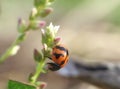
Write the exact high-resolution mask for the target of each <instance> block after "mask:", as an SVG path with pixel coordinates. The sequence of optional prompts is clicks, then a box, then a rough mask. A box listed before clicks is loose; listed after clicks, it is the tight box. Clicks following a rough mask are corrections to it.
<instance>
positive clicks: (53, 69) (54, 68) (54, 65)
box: [47, 63, 61, 71]
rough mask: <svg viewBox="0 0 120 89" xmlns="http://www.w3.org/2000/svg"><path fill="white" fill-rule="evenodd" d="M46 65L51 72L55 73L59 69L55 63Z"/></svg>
mask: <svg viewBox="0 0 120 89" xmlns="http://www.w3.org/2000/svg"><path fill="white" fill-rule="evenodd" d="M47 64H48V69H49V70H51V71H57V70H59V69H60V68H61V67H60V66H59V65H58V64H56V63H47Z"/></svg>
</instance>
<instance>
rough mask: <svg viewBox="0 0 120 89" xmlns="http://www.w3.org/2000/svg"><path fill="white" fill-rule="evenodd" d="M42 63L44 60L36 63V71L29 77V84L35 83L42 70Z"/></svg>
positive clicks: (43, 63)
mask: <svg viewBox="0 0 120 89" xmlns="http://www.w3.org/2000/svg"><path fill="white" fill-rule="evenodd" d="M44 65H45V60H43V61H42V62H40V63H38V64H37V67H36V72H35V73H34V75H33V76H32V77H31V81H30V83H31V84H35V83H36V81H37V79H38V77H39V75H40V73H41V72H42V70H43V67H44Z"/></svg>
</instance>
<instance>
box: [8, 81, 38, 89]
mask: <svg viewBox="0 0 120 89" xmlns="http://www.w3.org/2000/svg"><path fill="white" fill-rule="evenodd" d="M8 89H37V88H36V87H35V86H33V85H28V84H25V83H21V82H18V81H14V80H9V82H8Z"/></svg>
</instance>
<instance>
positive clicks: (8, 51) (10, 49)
mask: <svg viewBox="0 0 120 89" xmlns="http://www.w3.org/2000/svg"><path fill="white" fill-rule="evenodd" d="M17 43H18V38H17V39H16V40H15V41H14V42H13V44H12V45H11V46H10V47H9V48H8V49H7V50H6V52H5V53H4V54H3V55H2V56H1V57H0V63H2V62H4V61H5V60H6V59H7V58H8V57H9V56H11V51H12V50H13V48H14V46H15V45H17Z"/></svg>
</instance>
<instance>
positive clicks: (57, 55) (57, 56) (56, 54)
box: [53, 53, 64, 59]
mask: <svg viewBox="0 0 120 89" xmlns="http://www.w3.org/2000/svg"><path fill="white" fill-rule="evenodd" d="M53 55H54V56H55V57H56V59H58V58H59V57H60V56H63V57H64V55H63V54H58V53H53Z"/></svg>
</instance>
